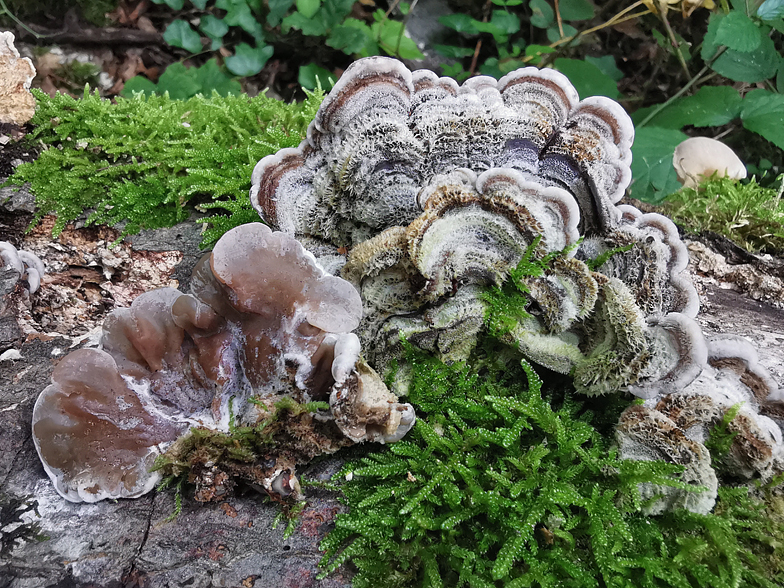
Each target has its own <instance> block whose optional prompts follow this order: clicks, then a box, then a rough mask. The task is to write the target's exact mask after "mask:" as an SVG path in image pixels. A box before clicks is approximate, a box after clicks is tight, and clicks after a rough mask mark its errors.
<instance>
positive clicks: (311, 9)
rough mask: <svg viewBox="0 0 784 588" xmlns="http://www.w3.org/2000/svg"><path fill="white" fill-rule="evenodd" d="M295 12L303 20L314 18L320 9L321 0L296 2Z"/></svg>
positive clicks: (300, 0)
mask: <svg viewBox="0 0 784 588" xmlns="http://www.w3.org/2000/svg"><path fill="white" fill-rule="evenodd" d="M296 5H297V11H298V12H299V13H300V14H301V15H302V16H304V17H305V18H313V17H314V16H316V13H317V12H318V9H319V8H321V0H296Z"/></svg>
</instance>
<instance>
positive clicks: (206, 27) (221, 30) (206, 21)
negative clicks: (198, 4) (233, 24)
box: [199, 14, 229, 39]
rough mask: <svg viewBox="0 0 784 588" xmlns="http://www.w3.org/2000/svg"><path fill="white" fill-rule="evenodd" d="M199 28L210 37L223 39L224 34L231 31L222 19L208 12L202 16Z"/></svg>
mask: <svg viewBox="0 0 784 588" xmlns="http://www.w3.org/2000/svg"><path fill="white" fill-rule="evenodd" d="M199 30H200V31H201V32H202V33H204V34H205V35H207V36H208V37H209V38H210V39H222V38H223V36H224V35H225V34H226V33H228V32H229V25H227V24H226V23H225V22H223V21H222V20H221V19H219V18H216V17H214V16H213V15H211V14H207V15H205V16H203V17H202V19H201V23H200V24H199Z"/></svg>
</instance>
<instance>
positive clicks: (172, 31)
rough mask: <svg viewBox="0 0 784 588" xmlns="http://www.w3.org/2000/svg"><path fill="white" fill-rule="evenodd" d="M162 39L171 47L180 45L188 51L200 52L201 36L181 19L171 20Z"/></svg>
mask: <svg viewBox="0 0 784 588" xmlns="http://www.w3.org/2000/svg"><path fill="white" fill-rule="evenodd" d="M163 39H164V40H165V41H166V42H167V43H168V44H169V45H171V46H173V47H180V48H182V49H185V50H186V51H188V52H190V53H199V52H201V49H202V46H201V37H199V33H197V32H196V31H194V30H193V29H192V28H191V25H190V24H188V23H187V22H185V21H184V20H182V19H179V18H178V19H176V20H173V21H172V22H171V23H169V26H168V27H166V30H165V31H164V33H163Z"/></svg>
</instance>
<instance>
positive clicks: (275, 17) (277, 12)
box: [267, 0, 294, 27]
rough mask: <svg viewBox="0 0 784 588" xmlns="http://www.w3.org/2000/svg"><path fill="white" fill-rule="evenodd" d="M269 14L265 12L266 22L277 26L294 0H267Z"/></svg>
mask: <svg viewBox="0 0 784 588" xmlns="http://www.w3.org/2000/svg"><path fill="white" fill-rule="evenodd" d="M267 5H268V7H269V14H267V24H268V25H269V26H271V27H276V26H278V25H279V24H280V23H281V21H282V20H283V17H284V16H285V15H286V13H287V12H288V11H289V8H291V7H292V6H293V5H294V0H268V1H267Z"/></svg>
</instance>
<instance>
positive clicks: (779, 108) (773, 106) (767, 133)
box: [740, 90, 784, 149]
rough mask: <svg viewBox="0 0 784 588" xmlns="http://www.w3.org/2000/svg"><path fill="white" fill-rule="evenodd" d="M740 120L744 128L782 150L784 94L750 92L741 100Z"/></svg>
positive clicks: (759, 91) (783, 142) (763, 91)
mask: <svg viewBox="0 0 784 588" xmlns="http://www.w3.org/2000/svg"><path fill="white" fill-rule="evenodd" d="M740 118H741V120H742V121H743V126H744V127H745V128H747V129H748V130H750V131H753V132H755V133H757V134H758V135H761V136H763V137H764V138H766V139H767V140H768V141H770V142H771V143H773V144H774V145H776V146H777V147H778V148H780V149H784V133H782V132H781V130H782V128H784V94H775V93H773V92H769V91H768V90H752V91H751V92H749V93H748V94H746V97H745V98H744V99H743V104H742V107H741V112H740Z"/></svg>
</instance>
